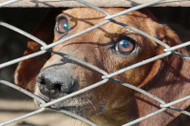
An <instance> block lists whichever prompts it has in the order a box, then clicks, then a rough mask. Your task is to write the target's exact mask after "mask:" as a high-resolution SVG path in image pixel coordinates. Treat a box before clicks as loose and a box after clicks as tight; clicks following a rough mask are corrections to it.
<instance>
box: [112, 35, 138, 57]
mask: <svg viewBox="0 0 190 126" xmlns="http://www.w3.org/2000/svg"><path fill="white" fill-rule="evenodd" d="M134 49H135V41H134V40H133V39H131V38H129V37H122V38H121V39H119V40H118V41H117V43H116V45H115V50H116V51H117V52H119V53H120V54H124V55H127V54H130V53H132V52H133V51H134Z"/></svg>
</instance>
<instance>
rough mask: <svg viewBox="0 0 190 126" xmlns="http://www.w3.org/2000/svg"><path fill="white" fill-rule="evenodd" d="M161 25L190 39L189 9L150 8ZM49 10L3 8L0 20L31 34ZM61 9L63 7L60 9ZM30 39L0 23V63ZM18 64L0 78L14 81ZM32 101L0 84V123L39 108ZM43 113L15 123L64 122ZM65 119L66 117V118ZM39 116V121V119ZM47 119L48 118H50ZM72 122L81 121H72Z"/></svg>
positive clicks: (44, 124)
mask: <svg viewBox="0 0 190 126" xmlns="http://www.w3.org/2000/svg"><path fill="white" fill-rule="evenodd" d="M148 9H149V10H151V11H152V13H153V14H154V15H155V17H157V19H158V21H159V22H161V23H162V24H166V25H168V26H170V27H171V28H172V29H173V30H174V31H176V33H177V34H178V35H179V37H180V38H181V40H182V41H183V42H186V41H188V40H190V16H189V13H190V8H182V7H181V8H178V7H175V8H171V7H170V8H148ZM47 10H48V9H44V8H38V9H36V8H35V9H34V8H0V21H4V22H7V23H9V24H11V25H14V26H16V27H18V28H20V29H22V30H24V31H27V32H29V33H32V32H33V31H34V29H35V28H36V27H37V26H38V25H39V23H40V21H41V20H42V19H43V17H44V15H45V14H46V12H47ZM60 10H61V8H60ZM27 40H28V39H27V38H26V37H24V36H22V35H20V34H18V33H15V32H13V31H11V30H9V29H7V28H4V27H1V26H0V63H4V62H7V61H10V60H12V59H15V58H18V57H21V56H22V54H23V52H24V50H25V48H26V44H27ZM16 66H17V64H15V65H11V66H8V67H6V68H3V69H0V79H2V80H6V81H9V82H12V83H14V78H13V75H14V71H15V68H16ZM36 108H37V107H35V105H34V104H33V100H32V99H31V98H30V97H27V96H26V95H23V94H22V93H20V92H18V91H16V90H14V89H11V88H9V87H7V86H4V85H2V84H0V123H1V122H4V121H7V120H11V119H13V118H15V117H18V116H21V115H24V114H26V113H28V112H31V111H34V110H36ZM48 113H49V112H48V111H47V112H45V113H42V114H40V115H38V116H34V117H31V118H28V119H26V120H24V121H19V122H18V123H13V124H11V125H12V126H36V125H38V126H52V125H55V124H56V126H58V125H61V124H63V123H61V122H62V121H63V120H64V119H66V117H65V116H63V115H62V114H57V113H55V114H48ZM63 118H64V119H63ZM39 119H40V120H39ZM47 119H48V120H47ZM72 123H73V124H77V123H79V124H80V122H77V121H75V120H74V121H72Z"/></svg>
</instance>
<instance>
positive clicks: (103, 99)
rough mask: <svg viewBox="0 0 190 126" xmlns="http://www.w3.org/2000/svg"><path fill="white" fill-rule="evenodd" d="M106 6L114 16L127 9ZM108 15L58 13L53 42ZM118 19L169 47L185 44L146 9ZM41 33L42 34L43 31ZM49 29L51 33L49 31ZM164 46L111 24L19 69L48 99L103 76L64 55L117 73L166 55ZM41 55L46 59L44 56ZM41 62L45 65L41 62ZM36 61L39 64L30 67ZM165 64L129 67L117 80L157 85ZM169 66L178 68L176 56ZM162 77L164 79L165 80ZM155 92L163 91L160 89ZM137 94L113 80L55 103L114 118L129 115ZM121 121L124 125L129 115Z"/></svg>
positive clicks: (24, 82)
mask: <svg viewBox="0 0 190 126" xmlns="http://www.w3.org/2000/svg"><path fill="white" fill-rule="evenodd" d="M104 10H105V11H107V12H108V13H110V14H114V13H117V12H120V11H122V10H124V9H123V8H109V9H104ZM104 17H105V15H104V14H102V13H100V12H98V11H96V10H94V9H90V8H76V9H68V10H65V11H63V12H62V13H61V14H59V15H58V16H57V17H56V23H55V27H54V41H58V40H62V39H64V38H66V37H68V36H71V35H74V34H76V33H79V32H81V31H83V30H85V29H88V28H90V27H92V26H94V25H97V24H100V23H101V22H104ZM114 20H116V21H119V22H122V23H124V24H127V25H130V26H133V27H136V28H138V29H140V30H142V31H144V32H146V33H147V34H149V35H151V36H153V37H155V38H157V39H160V40H161V41H164V42H166V43H167V44H169V45H170V46H173V45H176V44H179V43H180V40H179V38H178V37H177V35H176V34H175V33H174V32H173V31H171V30H170V29H169V28H168V27H166V26H163V25H160V24H158V23H157V22H155V21H154V18H153V17H152V16H150V15H147V13H146V12H141V11H134V12H131V13H128V14H124V15H122V16H119V17H116V18H114ZM44 27H49V26H48V25H47V26H44ZM41 31H42V32H43V29H41ZM44 32H45V33H46V32H47V31H44ZM47 36H48V35H47ZM31 43H32V44H31ZM31 45H32V47H31ZM33 45H35V44H34V42H32V41H31V42H29V47H28V48H29V49H30V50H33V51H31V52H35V51H37V50H38V49H39V45H35V48H33V47H34V46H33ZM36 47H38V49H36ZM163 49H164V48H163V47H162V46H161V45H159V44H157V43H155V42H154V41H153V40H150V39H148V38H146V37H144V36H143V35H141V34H139V33H137V32H135V31H133V30H130V29H128V28H126V27H123V26H121V25H118V24H115V23H112V22H109V23H107V24H105V25H102V26H101V27H99V28H97V29H95V30H92V31H90V32H88V33H85V34H83V35H80V36H78V37H75V38H73V39H71V40H68V41H67V42H64V43H61V44H59V45H56V46H55V47H53V51H55V52H59V53H62V56H61V55H58V54H55V53H52V54H51V56H50V58H48V60H47V61H46V60H43V59H46V58H44V56H40V57H37V58H33V59H29V60H28V61H23V62H21V63H20V64H19V66H18V68H17V74H16V78H17V83H18V84H19V85H20V86H22V87H24V88H26V89H29V90H30V91H34V93H35V94H36V95H38V96H40V97H41V98H43V99H44V100H46V101H47V102H49V101H52V100H54V99H57V98H59V97H62V96H66V95H68V94H71V93H73V92H75V91H77V90H80V89H83V88H85V87H87V86H90V85H92V84H94V83H97V82H99V81H101V80H102V74H101V73H99V72H97V71H95V70H93V69H91V68H88V67H86V66H84V65H82V64H80V63H78V62H74V61H72V60H70V59H69V58H66V57H64V56H65V55H70V56H72V57H75V58H78V59H80V60H83V61H85V62H87V63H90V64H92V65H95V66H97V67H99V68H100V69H102V70H104V71H106V72H107V73H113V72H115V71H118V70H120V69H122V68H125V67H127V66H130V65H132V64H135V63H138V62H141V61H143V60H146V59H148V58H151V57H153V56H156V55H158V54H161V53H163ZM26 52H27V53H31V52H29V51H26ZM63 55H64V56H63ZM42 57H43V59H41V58H42ZM172 58H173V57H171V58H169V59H165V61H166V62H168V61H169V60H171V59H172ZM37 63H40V65H39V64H37ZM32 64H33V65H34V66H31V65H32ZM162 65H163V64H162V63H161V61H160V60H158V61H155V62H152V63H148V64H145V65H143V66H140V67H138V68H135V69H131V70H129V71H126V72H124V73H122V74H120V75H117V76H115V77H114V78H117V79H119V80H121V81H124V82H127V83H130V84H132V85H135V86H137V87H143V86H148V83H152V80H153V78H155V76H157V73H158V72H159V71H160V68H161V67H162ZM170 65H171V66H172V67H176V66H177V65H178V62H177V61H176V60H175V61H174V65H172V63H171V64H170ZM27 67H31V69H30V70H27ZM40 69H41V70H40ZM174 69H175V68H174ZM32 71H33V73H32ZM34 71H35V72H34ZM166 71H167V70H166ZM26 73H27V74H26ZM160 79H162V80H163V79H164V78H160ZM36 80H37V81H36ZM148 87H151V88H149V89H148V90H150V89H152V88H154V85H152V84H150V86H148ZM155 90H156V89H155ZM155 92H159V89H158V90H156V91H155ZM133 94H134V92H133V91H132V90H130V89H128V88H125V87H123V86H122V85H120V84H117V83H114V82H111V81H108V82H107V83H106V84H104V85H102V86H100V87H97V88H95V89H93V90H90V91H87V92H85V93H83V94H81V95H78V96H76V97H73V98H70V99H68V100H65V101H62V102H60V103H57V104H55V105H53V106H52V107H56V108H57V107H58V108H62V109H66V110H69V111H71V112H74V113H77V114H79V115H82V116H86V117H88V116H92V115H101V114H102V113H103V114H105V115H106V116H112V115H113V114H114V113H116V114H118V113H119V112H120V113H121V115H122V114H123V115H124V114H125V115H127V114H126V113H127V112H126V111H129V110H128V109H129V103H130V101H131V96H132V95H133ZM155 94H157V93H155ZM163 94H164V93H163ZM184 94H186V93H184ZM184 94H183V95H184ZM172 96H173V95H172ZM175 96H176V97H175V98H178V97H180V96H181V95H175ZM172 99H174V98H172ZM139 111H140V110H139ZM137 114H138V113H137ZM124 117H126V116H124ZM119 118H120V117H119V116H118V119H119ZM119 120H121V123H124V122H126V121H127V120H128V119H127V118H126V119H124V121H123V120H122V119H119Z"/></svg>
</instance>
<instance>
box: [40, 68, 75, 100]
mask: <svg viewBox="0 0 190 126" xmlns="http://www.w3.org/2000/svg"><path fill="white" fill-rule="evenodd" d="M37 82H38V86H39V89H40V92H41V93H42V94H44V95H46V96H48V97H49V98H52V99H54V98H58V97H61V96H63V95H66V94H69V93H71V92H73V90H74V86H75V81H74V79H73V78H72V76H71V75H70V74H69V73H68V72H66V71H64V70H62V69H60V68H56V67H49V68H47V69H44V70H43V71H41V72H40V74H39V75H38V77H37Z"/></svg>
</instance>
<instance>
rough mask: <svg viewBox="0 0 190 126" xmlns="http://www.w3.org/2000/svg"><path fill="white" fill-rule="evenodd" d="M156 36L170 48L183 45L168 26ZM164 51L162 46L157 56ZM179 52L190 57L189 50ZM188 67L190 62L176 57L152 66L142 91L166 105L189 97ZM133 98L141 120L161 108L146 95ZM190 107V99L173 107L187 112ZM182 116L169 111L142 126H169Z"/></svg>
mask: <svg viewBox="0 0 190 126" xmlns="http://www.w3.org/2000/svg"><path fill="white" fill-rule="evenodd" d="M157 34H158V35H157V36H158V39H160V40H161V41H163V42H165V43H167V44H168V45H170V46H174V45H178V44H180V43H181V41H180V39H179V37H178V36H177V35H176V34H175V33H174V32H173V31H172V30H171V29H170V28H168V27H167V26H159V28H158V29H157ZM163 49H164V48H163V47H160V49H159V50H158V54H161V53H163ZM177 52H180V53H182V54H184V55H187V56H189V53H188V51H187V50H186V48H182V49H178V50H177ZM189 66H190V61H188V60H185V59H182V58H180V57H179V56H176V55H173V54H172V55H169V56H167V57H165V58H163V59H161V60H158V61H156V62H155V64H154V65H153V68H152V70H151V72H150V73H151V75H149V79H147V81H146V82H144V84H143V85H141V88H142V89H144V90H146V91H148V92H149V93H151V94H153V95H155V96H157V97H158V98H160V99H162V100H164V101H165V102H166V103H169V102H172V101H175V100H178V99H180V98H183V97H185V96H188V95H190V73H189V72H190V67H189ZM134 99H135V100H134V101H133V102H135V104H136V105H137V108H138V114H139V116H140V117H142V116H144V115H147V114H150V113H153V112H156V111H158V110H159V109H160V107H159V106H160V103H158V102H156V101H155V100H153V99H151V98H149V97H147V96H145V95H143V94H140V93H136V94H135V95H134ZM189 105H190V100H186V101H183V102H181V103H178V104H176V105H173V106H174V107H176V108H180V109H185V108H187V107H188V106H189ZM179 115H180V113H179V112H176V111H174V110H169V109H167V111H165V112H162V113H160V114H158V115H155V116H153V117H151V118H148V119H146V120H144V121H142V122H140V125H143V126H144V125H145V126H146V125H154V126H162V125H167V124H169V123H170V122H172V120H173V119H174V118H175V117H177V116H179ZM151 123H152V124H151Z"/></svg>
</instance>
